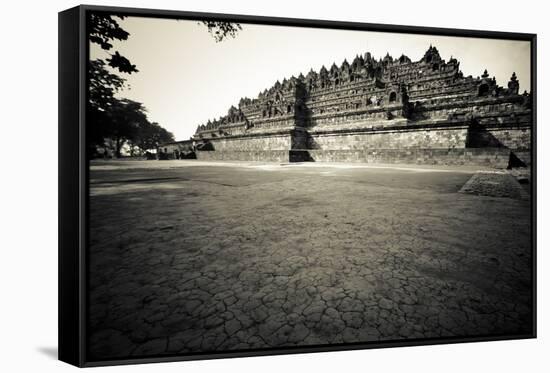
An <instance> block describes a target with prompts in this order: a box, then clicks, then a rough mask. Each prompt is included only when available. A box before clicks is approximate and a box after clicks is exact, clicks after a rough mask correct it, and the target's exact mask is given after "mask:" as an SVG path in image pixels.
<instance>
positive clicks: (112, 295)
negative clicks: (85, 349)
mask: <svg viewBox="0 0 550 373" xmlns="http://www.w3.org/2000/svg"><path fill="white" fill-rule="evenodd" d="M153 162H154V161H153ZM159 163H160V164H162V162H157V163H152V164H151V163H147V167H146V168H139V167H137V166H136V167H132V168H125V166H124V164H123V163H122V164H121V166H120V167H119V168H118V167H111V168H112V169H106V170H101V169H97V170H94V168H92V171H91V179H92V180H91V182H92V184H91V198H90V207H91V212H90V214H91V221H90V237H91V246H90V252H89V263H90V273H89V289H90V296H89V324H88V327H89V335H90V340H89V354H90V358H91V359H94V358H95V359H109V358H119V357H128V356H137V355H139V356H146V355H159V354H160V355H162V354H174V353H178V354H181V353H196V352H208V351H210V352H211V351H227V350H242V349H257V348H269V347H286V346H296V345H299V346H306V345H323V344H335V343H336V344H338V343H353V342H368V341H384V340H402V339H410V338H431V337H440V336H443V337H447V336H450V337H452V336H458V337H460V336H479V335H487V334H492V335H504V334H506V335H512V334H526V333H530V331H531V322H532V320H531V272H530V267H531V248H530V245H531V243H530V219H529V216H530V215H529V214H530V206H529V202H528V201H525V200H519V199H512V198H495V197H487V196H477V195H469V194H463V193H457V192H458V191H459V190H460V188H461V187H462V186H463V185H464V183H466V182H467V181H468V179H469V178H470V177H471V176H472V174H473V172H472V173H468V172H459V171H457V172H418V171H414V170H396V169H369V168H365V169H331V168H311V167H310V168H307V167H303V166H298V165H296V166H287V167H275V168H271V169H262V168H261V167H260V168H246V167H229V166H226V167H214V166H210V167H207V166H206V167H181V166H180V167H174V168H170V167H163V168H155V167H161V166H156V165H158V164H159ZM111 164H116V163H114V162H113V163H111ZM184 164H186V163H184ZM144 167H145V166H144ZM108 168H109V167H108ZM125 180H126V181H128V180H129V181H130V182H126V181H125Z"/></svg>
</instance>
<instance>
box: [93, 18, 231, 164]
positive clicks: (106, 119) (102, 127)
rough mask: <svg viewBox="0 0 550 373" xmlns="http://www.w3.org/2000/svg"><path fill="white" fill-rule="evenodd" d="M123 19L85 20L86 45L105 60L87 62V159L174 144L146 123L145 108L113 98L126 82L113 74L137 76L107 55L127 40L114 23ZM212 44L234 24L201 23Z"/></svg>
mask: <svg viewBox="0 0 550 373" xmlns="http://www.w3.org/2000/svg"><path fill="white" fill-rule="evenodd" d="M115 18H117V19H124V18H125V16H123V15H110V14H106V13H99V12H98V13H91V14H90V18H89V20H88V30H89V34H88V35H89V41H90V42H91V43H94V44H97V45H99V46H100V47H101V49H103V50H104V51H106V52H108V54H109V57H108V58H105V59H101V58H98V59H95V60H91V61H89V66H88V74H89V100H88V106H87V136H88V144H89V154H90V156H91V157H97V156H101V155H102V154H101V153H102V152H105V149H109V150H111V151H112V152H113V153H114V155H115V156H116V157H120V156H121V154H122V149H123V147H124V146H125V145H126V146H127V147H128V148H129V151H130V154H131V155H142V154H144V153H145V152H146V151H148V150H150V149H156V148H157V147H158V146H159V145H160V144H162V143H165V142H170V141H174V135H173V134H172V133H171V132H169V131H167V130H166V129H165V128H163V127H162V126H161V125H160V124H158V123H155V122H150V121H149V119H148V118H147V110H146V108H145V106H144V105H143V104H142V103H140V102H136V101H132V100H129V99H126V98H118V97H115V94H116V93H117V92H119V91H120V90H122V89H123V88H124V87H125V84H126V79H124V78H123V77H121V76H119V75H117V74H115V73H113V72H112V71H113V70H114V71H117V70H118V72H120V73H124V74H133V73H137V72H138V69H137V68H136V65H134V64H132V63H131V62H130V61H129V60H128V59H127V58H126V57H124V56H122V55H121V54H120V53H119V52H118V51H114V53H113V52H111V50H112V48H113V44H112V42H113V41H117V40H118V41H123V40H127V39H128V36H129V35H130V34H129V33H128V32H127V31H126V30H124V29H123V28H122V27H120V25H119V23H118V22H117V20H116V19H115ZM202 24H204V25H205V26H206V27H207V29H208V32H210V34H211V35H212V36H213V37H214V39H215V40H216V42H220V41H222V40H223V39H224V38H225V37H235V36H236V34H237V32H238V31H239V30H241V26H240V25H239V24H237V23H229V22H210V21H203V22H202Z"/></svg>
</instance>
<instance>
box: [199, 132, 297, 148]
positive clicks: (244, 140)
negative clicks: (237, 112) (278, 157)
mask: <svg viewBox="0 0 550 373" xmlns="http://www.w3.org/2000/svg"><path fill="white" fill-rule="evenodd" d="M209 141H210V143H211V144H212V146H213V148H214V151H216V152H233V151H238V152H243V151H244V152H246V151H249V152H254V151H265V150H286V151H288V150H290V148H291V143H292V139H291V134H290V133H285V134H273V135H267V136H243V137H233V138H220V139H210V140H209Z"/></svg>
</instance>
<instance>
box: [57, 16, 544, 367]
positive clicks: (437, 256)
mask: <svg viewBox="0 0 550 373" xmlns="http://www.w3.org/2000/svg"><path fill="white" fill-rule="evenodd" d="M535 52H536V36H535V35H533V34H519V33H505V32H495V31H472V30H455V29H439V28H427V27H409V26H390V25H379V24H363V23H348V22H331V21H316V20H304V19H286V18H285V19H283V18H270V17H252V16H239V15H225V14H205V13H194V12H179V11H163V10H150V9H130V8H111V7H96V6H79V7H76V8H73V9H69V10H66V11H63V12H61V13H60V14H59V92H60V93H59V357H60V359H61V360H63V361H65V362H68V363H70V364H74V365H77V366H98V365H113V364H129V363H142V362H161V361H175V360H189V359H210V358H221V357H237V356H255V355H266V354H286V353H297V352H300V353H302V352H314V351H331V350H344V349H364V348H373V347H376V348H381V347H394V346H412V345H421V344H437V343H454V342H474V341H492V340H503V339H519V338H533V337H535V335H536V317H535V309H536V308H535V301H536V299H535V278H536V277H535V259H536V255H535V254H536V252H535V234H534V233H535V227H536V225H535V206H536V203H535V202H536V191H535V188H534V185H535V181H536V174H535V170H536V167H535V164H536V156H535V154H536V146H535V145H536V141H535V123H536V105H535V103H536V68H535V60H536V59H535Z"/></svg>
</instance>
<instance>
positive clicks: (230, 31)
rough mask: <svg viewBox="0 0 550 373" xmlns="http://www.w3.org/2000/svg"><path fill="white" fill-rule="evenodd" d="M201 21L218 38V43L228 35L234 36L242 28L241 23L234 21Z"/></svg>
mask: <svg viewBox="0 0 550 373" xmlns="http://www.w3.org/2000/svg"><path fill="white" fill-rule="evenodd" d="M201 23H202V24H203V25H205V26H206V27H207V28H208V32H209V33H210V35H212V37H213V38H214V40H216V43H219V42H220V41H223V40H224V39H226V38H228V37H231V38H234V37H235V36H237V33H238V32H239V31H240V30H242V27H241V25H240V24H238V23H233V22H221V21H202V22H201Z"/></svg>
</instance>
